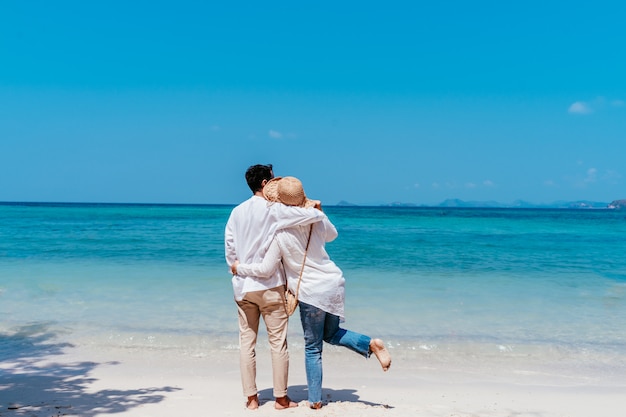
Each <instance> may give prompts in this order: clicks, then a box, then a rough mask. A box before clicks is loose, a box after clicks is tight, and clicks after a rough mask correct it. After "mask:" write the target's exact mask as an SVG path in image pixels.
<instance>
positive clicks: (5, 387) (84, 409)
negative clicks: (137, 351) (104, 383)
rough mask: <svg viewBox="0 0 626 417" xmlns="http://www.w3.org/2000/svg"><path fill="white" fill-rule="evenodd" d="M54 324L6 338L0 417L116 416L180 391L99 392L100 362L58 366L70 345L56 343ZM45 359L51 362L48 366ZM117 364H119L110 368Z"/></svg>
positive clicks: (0, 344)
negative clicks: (97, 371)
mask: <svg viewBox="0 0 626 417" xmlns="http://www.w3.org/2000/svg"><path fill="white" fill-rule="evenodd" d="M55 339H57V334H56V333H54V332H53V331H51V330H50V325H49V324H48V323H38V324H33V325H28V326H22V327H19V328H17V329H15V330H14V331H12V332H11V333H0V416H1V417H5V416H7V417H8V416H18V415H28V416H38V415H46V416H51V415H54V416H63V415H79V416H84V417H91V416H96V415H106V414H115V413H121V412H124V411H127V410H129V409H131V408H134V407H137V406H140V405H145V404H155V403H158V402H160V401H162V400H163V399H164V398H165V396H164V395H163V393H166V392H172V391H176V390H178V389H179V388H174V387H161V388H154V387H153V388H140V389H132V390H102V391H97V392H93V390H90V389H89V387H90V385H91V384H92V383H93V382H94V381H96V379H94V378H92V377H90V373H91V372H92V371H93V370H94V369H95V368H96V367H98V366H100V365H104V364H99V363H95V362H76V363H52V362H50V361H51V360H52V358H54V357H55V356H61V355H63V351H64V349H67V348H71V347H72V345H71V344H69V343H56V342H55ZM44 360H45V362H44ZM106 365H115V363H106Z"/></svg>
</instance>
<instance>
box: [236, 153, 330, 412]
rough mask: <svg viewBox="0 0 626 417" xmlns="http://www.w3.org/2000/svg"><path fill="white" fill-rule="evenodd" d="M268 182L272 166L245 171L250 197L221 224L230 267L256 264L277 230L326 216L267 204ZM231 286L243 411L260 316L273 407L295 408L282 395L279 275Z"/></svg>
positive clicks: (283, 329) (250, 391) (251, 388)
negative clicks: (269, 364)
mask: <svg viewBox="0 0 626 417" xmlns="http://www.w3.org/2000/svg"><path fill="white" fill-rule="evenodd" d="M272 178H274V172H273V171H272V165H253V166H251V167H250V168H248V170H247V171H246V182H247V183H248V186H249V187H250V190H251V191H252V193H253V195H252V197H250V198H249V199H248V200H246V201H244V202H243V203H241V204H239V205H238V206H237V207H235V208H234V209H233V211H232V212H231V214H230V217H229V219H228V223H227V224H226V230H225V250H226V262H227V263H228V265H229V266H230V265H232V264H233V263H234V262H235V261H236V260H239V261H240V262H241V263H258V262H261V261H262V260H263V256H264V255H265V252H266V251H267V249H268V248H269V245H270V243H271V241H272V238H273V237H274V234H275V233H276V231H277V230H280V229H284V228H287V227H292V226H299V225H307V224H311V223H315V222H317V221H320V220H322V219H323V218H324V217H325V215H324V213H322V212H321V211H320V210H316V209H314V208H308V209H305V208H300V207H288V206H285V205H283V204H269V203H268V202H267V201H266V200H265V198H264V197H263V187H264V186H265V184H267V183H268V181H269V180H271V179H272ZM232 283H233V291H234V293H235V302H236V303H237V310H238V314H239V345H240V367H241V382H242V386H243V394H244V396H245V397H246V398H247V401H246V407H247V408H248V409H251V410H254V409H257V408H258V407H259V397H258V391H257V387H256V351H255V348H256V341H257V335H258V329H259V320H260V317H263V321H264V322H265V327H266V328H267V334H268V341H269V344H270V349H271V352H272V373H273V385H274V397H275V398H276V402H275V404H274V407H275V408H276V409H278V410H282V409H286V408H290V407H297V404H296V403H294V402H293V401H291V400H290V399H289V397H288V396H287V378H288V372H289V352H288V351H287V325H288V323H289V316H288V315H287V312H286V310H285V306H284V291H285V289H284V278H283V276H282V271H276V273H275V274H273V275H272V276H270V277H268V278H258V277H253V276H239V275H233V279H232Z"/></svg>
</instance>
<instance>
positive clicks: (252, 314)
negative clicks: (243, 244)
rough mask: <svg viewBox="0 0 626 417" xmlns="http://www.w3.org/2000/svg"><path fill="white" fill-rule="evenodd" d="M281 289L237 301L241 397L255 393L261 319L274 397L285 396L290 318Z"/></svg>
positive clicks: (283, 290) (262, 292)
mask: <svg viewBox="0 0 626 417" xmlns="http://www.w3.org/2000/svg"><path fill="white" fill-rule="evenodd" d="M284 293H285V288H284V287H283V286H280V287H276V288H272V289H269V290H263V291H253V292H249V293H246V295H245V296H244V298H243V300H241V301H237V309H238V310H239V350H240V356H239V365H240V368H241V383H242V385H243V395H244V396H245V397H249V396H252V395H256V394H257V386H256V342H257V335H258V332H259V320H260V317H261V316H262V317H263V321H264V322H265V327H266V328H267V338H268V341H269V344H270V349H271V352H272V374H273V382H274V396H275V397H276V398H280V397H284V396H285V395H287V378H288V373H289V352H288V351H287V325H288V324H289V316H288V315H287V311H286V310H285V303H284V301H283V297H284Z"/></svg>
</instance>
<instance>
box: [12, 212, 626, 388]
mask: <svg viewBox="0 0 626 417" xmlns="http://www.w3.org/2000/svg"><path fill="white" fill-rule="evenodd" d="M231 209H232V206H226V205H223V206H221V205H207V206H203V205H121V204H120V205H116V204H35V203H28V204H17V203H14V204H9V203H4V204H0V361H2V359H3V356H4V357H7V356H12V355H13V356H14V355H15V354H16V351H19V350H20V349H24V343H29V339H28V337H29V335H30V336H33V335H46V337H51V338H54V339H55V340H60V341H67V342H68V343H69V344H71V345H74V346H80V345H82V346H89V347H93V348H102V349H108V348H111V347H116V348H119V347H124V348H131V349H136V350H142V349H151V350H158V349H163V350H175V351H177V352H179V353H180V354H183V355H192V356H199V357H202V356H205V355H209V354H211V352H215V351H216V350H224V349H226V350H233V349H237V329H238V328H237V318H236V309H235V305H234V302H233V296H232V288H231V283H230V274H229V273H228V270H227V267H226V264H225V261H224V250H223V232H224V226H225V223H226V221H227V219H228V216H229V213H230V210H231ZM325 211H326V213H327V214H328V216H329V218H330V219H331V221H332V222H333V223H334V224H335V225H336V226H337V229H338V231H339V237H338V238H337V240H336V241H334V242H332V243H329V244H328V246H327V249H328V252H329V254H330V255H331V257H332V258H333V260H334V261H335V262H336V263H337V264H338V265H339V266H340V267H341V268H342V269H343V271H344V274H345V277H346V281H347V287H346V291H347V304H346V323H345V325H346V327H348V328H350V329H352V330H356V331H360V332H363V333H366V334H369V335H371V336H376V337H381V338H383V339H384V340H385V341H386V342H387V343H388V345H389V346H390V348H391V349H392V350H393V354H394V355H395V357H397V358H404V359H407V360H417V361H426V362H429V363H432V364H437V363H446V364H448V365H449V366H450V365H452V366H454V364H458V366H460V367H464V366H471V365H472V364H483V363H492V362H493V361H496V362H498V361H500V362H520V361H521V362H523V363H525V364H526V365H525V366H526V368H524V369H532V368H533V364H536V365H537V367H542V369H544V368H545V366H546V364H549V365H550V366H551V367H553V368H554V369H560V368H562V369H561V371H560V372H574V371H575V372H579V373H588V374H590V375H596V376H597V377H611V376H616V375H624V374H625V373H626V212H624V211H612V210H548V209H541V210H533V209H449V208H445V209H443V208H404V207H402V208H392V207H332V206H329V207H325ZM290 334H291V337H290V346H291V348H292V349H301V346H302V343H301V329H300V323H299V321H298V320H297V316H294V319H293V320H292V321H291V324H290ZM20 335H22V336H23V342H24V343H20V342H19V340H20ZM259 348H260V349H263V343H261V345H260V347H259ZM521 362H520V363H521Z"/></svg>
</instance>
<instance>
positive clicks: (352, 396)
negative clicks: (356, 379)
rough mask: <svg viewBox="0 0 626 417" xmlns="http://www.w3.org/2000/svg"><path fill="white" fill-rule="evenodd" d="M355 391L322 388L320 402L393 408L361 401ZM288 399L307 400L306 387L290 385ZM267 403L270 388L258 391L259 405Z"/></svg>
mask: <svg viewBox="0 0 626 417" xmlns="http://www.w3.org/2000/svg"><path fill="white" fill-rule="evenodd" d="M356 393H357V390H355V389H339V390H337V389H330V388H322V402H323V403H324V404H328V403H331V402H340V401H341V402H351V403H359V404H363V405H367V406H370V407H382V408H393V407H392V406H390V405H387V404H379V403H373V402H369V401H363V400H361V398H360V397H359V396H358V395H357V394H356ZM289 398H291V400H292V401H295V402H300V401H306V399H307V398H308V388H307V386H306V385H290V386H289ZM269 401H274V390H273V389H272V388H267V389H264V390H260V391H259V402H260V403H261V404H265V403H267V402H269Z"/></svg>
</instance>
